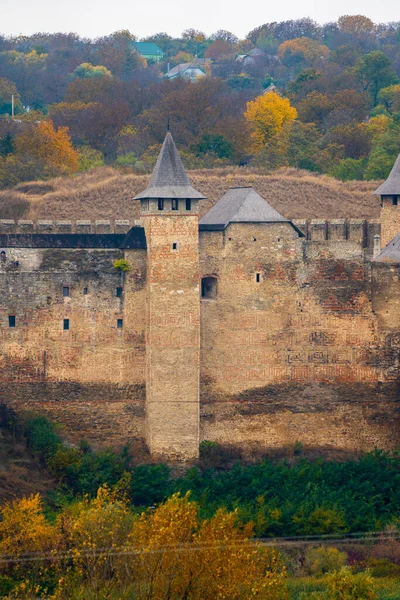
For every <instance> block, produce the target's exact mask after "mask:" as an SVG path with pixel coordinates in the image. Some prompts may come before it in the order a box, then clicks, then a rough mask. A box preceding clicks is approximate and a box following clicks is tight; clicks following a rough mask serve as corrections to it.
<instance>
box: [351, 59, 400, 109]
mask: <svg viewBox="0 0 400 600" xmlns="http://www.w3.org/2000/svg"><path fill="white" fill-rule="evenodd" d="M354 72H355V75H356V76H357V77H358V79H359V81H360V83H361V85H362V88H363V89H364V90H368V92H369V93H370V94H371V96H372V99H373V102H374V106H376V104H377V99H378V93H379V90H380V89H382V88H384V87H387V86H389V85H391V84H393V83H395V80H396V73H395V72H394V71H393V68H392V63H391V60H390V59H389V58H388V57H387V56H385V54H383V52H381V51H380V50H375V51H373V52H370V53H369V54H366V55H365V56H363V57H362V58H360V59H359V61H358V62H357V64H356V66H355V68H354Z"/></svg>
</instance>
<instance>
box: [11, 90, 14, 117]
mask: <svg viewBox="0 0 400 600" xmlns="http://www.w3.org/2000/svg"><path fill="white" fill-rule="evenodd" d="M11 118H12V119H13V118H14V94H11Z"/></svg>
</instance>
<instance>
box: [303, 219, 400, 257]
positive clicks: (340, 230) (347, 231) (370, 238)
mask: <svg viewBox="0 0 400 600" xmlns="http://www.w3.org/2000/svg"><path fill="white" fill-rule="evenodd" d="M293 223H294V224H295V225H296V227H298V229H299V230H300V231H301V232H302V233H303V234H304V236H305V238H306V240H308V241H310V242H334V241H335V242H339V241H342V242H344V241H350V242H353V243H355V244H358V245H359V246H361V247H362V248H366V249H368V255H370V254H371V253H372V250H373V245H374V236H375V235H380V232H381V226H380V222H379V221H372V220H371V221H365V220H363V219H332V220H331V221H327V220H325V219H295V220H294V221H293ZM392 237H393V236H392Z"/></svg>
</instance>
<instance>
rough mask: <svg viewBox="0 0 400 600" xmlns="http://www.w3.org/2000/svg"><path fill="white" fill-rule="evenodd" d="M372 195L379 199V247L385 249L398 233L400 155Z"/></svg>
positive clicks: (399, 215)
mask: <svg viewBox="0 0 400 600" xmlns="http://www.w3.org/2000/svg"><path fill="white" fill-rule="evenodd" d="M374 193H375V194H376V195H378V196H380V197H381V206H382V210H381V246H382V247H385V246H386V245H387V244H388V243H389V242H390V241H391V240H392V239H393V238H394V237H395V236H396V235H397V234H398V233H400V154H399V156H398V157H397V160H396V162H395V163H394V166H393V169H392V170H391V171H390V174H389V177H388V178H387V179H386V181H385V182H384V183H383V184H382V185H381V186H380V187H378V189H377V190H376V192H374Z"/></svg>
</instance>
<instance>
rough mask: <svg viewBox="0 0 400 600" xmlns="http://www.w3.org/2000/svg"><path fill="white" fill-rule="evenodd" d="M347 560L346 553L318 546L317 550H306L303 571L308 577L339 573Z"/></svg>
mask: <svg viewBox="0 0 400 600" xmlns="http://www.w3.org/2000/svg"><path fill="white" fill-rule="evenodd" d="M346 560H347V554H346V552H340V551H339V550H338V549H337V548H332V547H329V546H320V547H319V548H308V549H307V551H306V555H305V564H304V566H305V569H306V571H307V573H309V574H310V575H315V576H316V577H318V576H321V575H325V574H326V573H330V572H331V571H339V570H340V569H341V568H342V567H343V566H344V565H345V564H346Z"/></svg>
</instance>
